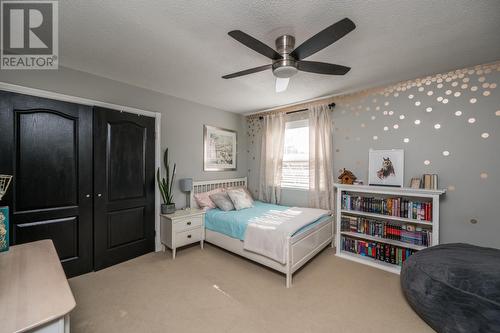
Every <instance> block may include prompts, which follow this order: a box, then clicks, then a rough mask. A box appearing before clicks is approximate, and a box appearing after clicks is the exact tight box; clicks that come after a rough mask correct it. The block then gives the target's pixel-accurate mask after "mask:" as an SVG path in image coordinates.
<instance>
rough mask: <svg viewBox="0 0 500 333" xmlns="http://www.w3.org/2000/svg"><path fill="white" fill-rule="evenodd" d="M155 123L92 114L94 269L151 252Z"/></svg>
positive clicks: (102, 111)
mask: <svg viewBox="0 0 500 333" xmlns="http://www.w3.org/2000/svg"><path fill="white" fill-rule="evenodd" d="M154 137H155V119H154V118H150V117H145V116H138V115H136V114H129V113H125V112H118V111H113V110H107V109H103V108H98V107H95V108H94V189H95V193H94V194H95V196H94V268H95V269H96V270H97V269H102V268H105V267H108V266H111V265H114V264H117V263H119V262H122V261H126V260H129V259H131V258H134V257H137V256H140V255H142V254H145V253H147V252H151V251H153V250H154V233H155V232H154V227H155V224H154V220H155V216H154V189H155V170H154V168H155V156H154V151H155V140H154Z"/></svg>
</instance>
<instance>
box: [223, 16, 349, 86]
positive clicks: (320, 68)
mask: <svg viewBox="0 0 500 333" xmlns="http://www.w3.org/2000/svg"><path fill="white" fill-rule="evenodd" d="M354 28H356V25H355V24H354V22H352V21H351V20H349V19H348V18H344V19H342V20H340V21H338V22H337V23H334V24H332V25H331V26H329V27H328V28H326V29H324V30H323V31H321V32H319V33H317V34H316V35H314V36H312V37H311V38H309V39H308V40H306V41H305V42H304V43H302V44H301V45H300V46H298V47H297V48H295V49H294V46H295V38H294V37H293V36H290V35H283V36H280V37H278V38H277V39H276V51H275V50H273V49H272V48H270V47H269V46H267V45H266V44H264V43H262V42H261V41H259V40H257V39H255V38H253V37H252V36H250V35H248V34H246V33H244V32H243V31H240V30H233V31H230V32H229V33H228V35H229V36H231V37H233V38H234V39H236V40H237V41H238V42H240V43H242V44H244V45H245V46H247V47H249V48H251V49H252V50H254V51H256V52H258V53H260V54H262V55H264V56H266V57H268V58H270V59H271V60H272V61H273V63H272V64H269V65H264V66H259V67H255V68H250V69H246V70H244V71H240V72H236V73H232V74H228V75H224V76H223V77H222V78H223V79H232V78H234V77H238V76H243V75H248V74H252V73H257V72H261V71H264V70H266V69H272V71H273V74H274V76H276V92H282V91H285V90H286V88H287V86H288V82H289V80H290V78H291V77H292V76H293V75H295V74H296V73H297V72H298V71H304V72H310V73H317V74H328V75H345V74H346V73H347V72H349V70H350V69H351V68H350V67H346V66H341V65H335V64H329V63H325V62H317V61H304V59H305V58H307V57H309V56H311V55H313V54H314V53H316V52H318V51H320V50H322V49H324V48H325V47H327V46H329V45H330V44H333V43H335V42H336V41H337V40H339V39H340V38H342V37H344V36H345V35H347V34H348V33H349V32H351V31H353V30H354Z"/></svg>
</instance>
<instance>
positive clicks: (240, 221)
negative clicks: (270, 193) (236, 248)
mask: <svg viewBox="0 0 500 333" xmlns="http://www.w3.org/2000/svg"><path fill="white" fill-rule="evenodd" d="M288 208H290V207H287V206H280V205H273V204H268V203H264V202H261V201H255V202H254V206H253V207H252V208H247V209H242V210H231V211H228V212H224V211H222V210H220V209H218V208H215V209H210V210H209V211H207V213H206V214H205V228H207V229H208V230H212V231H216V232H218V233H221V234H224V235H226V236H229V237H232V238H236V239H239V240H244V239H245V232H246V230H247V225H248V223H250V220H251V219H252V218H254V217H259V216H262V215H264V214H265V213H267V212H269V211H271V210H277V211H284V210H287V209H288ZM328 218H329V216H324V217H322V218H320V219H318V220H317V221H311V224H308V225H307V226H305V227H303V228H302V229H300V230H298V231H297V232H296V233H295V235H296V234H299V233H301V232H304V231H306V230H308V229H310V228H312V227H314V226H315V225H316V224H317V223H321V222H323V221H325V220H326V219H328Z"/></svg>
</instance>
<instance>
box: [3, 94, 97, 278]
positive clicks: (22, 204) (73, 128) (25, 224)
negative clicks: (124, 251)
mask: <svg viewBox="0 0 500 333" xmlns="http://www.w3.org/2000/svg"><path fill="white" fill-rule="evenodd" d="M0 119H1V121H0V147H1V148H0V149H1V150H0V172H2V173H7V174H11V175H13V176H14V177H13V180H12V183H11V188H10V189H9V191H8V193H7V195H6V196H5V198H4V200H3V202H2V204H6V205H8V206H10V214H11V216H10V217H11V228H10V233H11V237H10V239H11V242H12V244H13V245H14V244H21V243H25V242H31V241H35V240H40V239H47V238H49V239H52V241H53V242H54V245H55V247H56V250H57V251H58V254H59V256H60V258H61V261H62V264H63V268H64V270H65V272H66V274H67V275H68V276H75V275H78V274H82V273H86V272H89V271H91V270H92V211H93V202H92V185H93V184H92V162H93V158H92V108H91V107H89V106H83V105H77V104H72V103H67V102H61V101H55V100H50V99H45V98H39V97H34V96H28V95H22V94H15V93H8V92H3V91H0Z"/></svg>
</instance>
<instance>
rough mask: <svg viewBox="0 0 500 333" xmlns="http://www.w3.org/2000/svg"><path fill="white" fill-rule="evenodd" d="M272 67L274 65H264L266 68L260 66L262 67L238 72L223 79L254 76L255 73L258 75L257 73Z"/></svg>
mask: <svg viewBox="0 0 500 333" xmlns="http://www.w3.org/2000/svg"><path fill="white" fill-rule="evenodd" d="M271 67H273V65H272V64H269V65H264V66H260V67H254V68H250V69H245V70H244V71H240V72H236V73H232V74H228V75H224V76H223V77H222V78H223V79H232V78H233V77H238V76H243V75H248V74H253V73H257V72H262V71H265V70H266V69H270V68H271Z"/></svg>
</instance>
